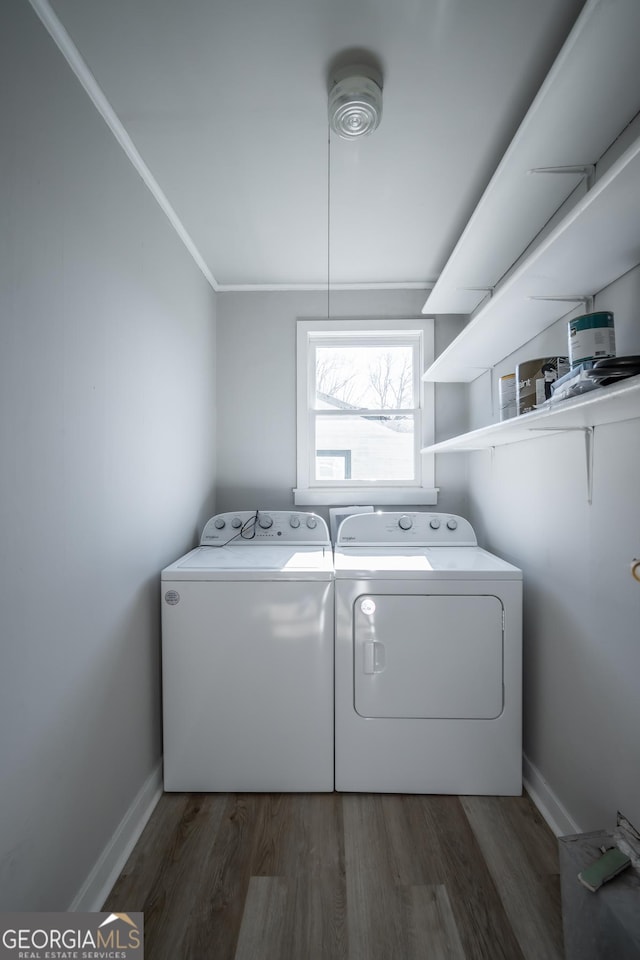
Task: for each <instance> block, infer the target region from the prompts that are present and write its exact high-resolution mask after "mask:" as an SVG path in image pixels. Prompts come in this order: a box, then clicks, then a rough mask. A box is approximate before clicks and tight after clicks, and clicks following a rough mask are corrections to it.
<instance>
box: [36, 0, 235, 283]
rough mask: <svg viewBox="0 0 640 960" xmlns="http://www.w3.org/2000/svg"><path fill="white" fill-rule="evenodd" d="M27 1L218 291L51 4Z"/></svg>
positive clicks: (188, 237)
mask: <svg viewBox="0 0 640 960" xmlns="http://www.w3.org/2000/svg"><path fill="white" fill-rule="evenodd" d="M29 3H30V4H31V6H32V7H33V9H34V10H35V12H36V14H37V15H38V17H39V18H40V20H41V21H42V23H43V25H44V27H45V29H46V30H47V32H48V33H49V35H50V37H51V39H52V40H53V42H54V43H55V44H56V46H57V47H58V49H59V50H60V52H61V53H62V55H63V57H64V58H65V60H66V61H67V63H68V64H69V66H70V67H71V69H72V71H73V72H74V74H75V75H76V77H77V79H78V80H79V81H80V83H81V85H82V87H83V88H84V90H85V92H86V94H87V95H88V97H89V99H90V100H91V102H92V103H93V105H94V107H95V108H96V110H97V111H98V113H99V114H100V116H101V117H102V119H103V120H104V122H105V123H106V124H107V126H108V127H109V129H110V130H111V133H112V134H113V135H114V137H115V138H116V140H117V141H118V143H119V144H120V146H121V147H122V149H123V150H124V152H125V154H126V155H127V157H128V159H129V161H130V162H131V164H132V165H133V167H134V168H135V170H136V172H137V173H138V174H139V175H140V177H141V178H142V181H143V182H144V184H145V185H146V187H147V188H148V189H149V191H150V192H151V194H152V195H153V197H154V199H155V200H156V202H157V204H158V206H159V207H160V209H161V210H162V212H163V213H164V214H165V216H166V217H167V219H168V220H169V223H170V224H171V226H172V227H173V229H174V230H175V232H176V233H177V234H178V236H179V237H180V239H181V240H182V242H183V244H184V245H185V247H186V248H187V250H188V251H189V253H190V254H191V257H192V258H193V260H194V262H195V263H196V265H197V267H198V268H199V269H200V271H201V272H202V274H203V276H204V278H205V280H206V281H207V283H209V284H210V285H211V286H212V287H213V289H214V290H216V291H217V290H218V284H217V282H216V280H215V277H214V276H213V274H212V273H211V271H210V270H209V268H208V266H207V264H206V263H205V261H204V259H203V257H202V255H201V253H200V251H199V250H198V248H197V247H196V245H195V243H194V242H193V240H192V239H191V237H190V236H189V233H188V232H187V230H186V228H185V226H184V224H183V223H182V221H181V220H180V218H179V216H178V214H177V213H176V212H175V210H174V209H173V207H172V206H171V204H170V203H169V201H168V199H167V197H166V195H165V193H164V191H163V190H162V188H161V187H160V184H159V183H158V181H157V180H156V178H155V177H154V176H153V174H152V173H151V171H150V170H149V168H148V166H147V165H146V163H145V162H144V160H143V159H142V157H141V156H140V153H139V152H138V150H137V148H136V146H135V144H134V142H133V140H132V139H131V137H130V136H129V134H128V133H127V131H126V130H125V128H124V126H123V125H122V123H121V121H120V119H119V118H118V116H117V114H116V112H115V110H114V109H113V107H112V106H111V104H110V103H109V101H108V100H107V98H106V96H105V94H104V92H103V90H102V88H101V87H100V85H99V84H98V81H97V80H96V78H95V77H94V75H93V74H92V73H91V71H90V70H89V67H88V66H87V64H86V63H85V61H84V60H83V58H82V56H81V54H80V51H79V50H78V48H77V47H76V45H75V43H74V42H73V40H72V39H71V37H70V36H69V34H68V33H67V31H66V30H65V28H64V26H63V25H62V22H61V21H60V19H59V18H58V16H57V15H56V13H54V11H53V9H52V7H51V5H50V4H49V3H48V0H29Z"/></svg>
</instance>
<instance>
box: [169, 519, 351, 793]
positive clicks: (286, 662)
mask: <svg viewBox="0 0 640 960" xmlns="http://www.w3.org/2000/svg"><path fill="white" fill-rule="evenodd" d="M333 642H334V631H333V557H332V550H331V543H330V540H329V532H328V529H327V525H326V523H325V522H324V520H323V519H322V518H321V517H318V516H316V515H315V514H307V513H302V512H298V511H272V512H268V513H267V512H261V511H250V512H247V511H239V512H236V513H223V514H219V515H217V516H215V517H212V518H211V519H210V520H209V521H208V522H207V524H206V526H205V528H204V530H203V533H202V538H201V541H200V546H199V547H197V548H196V549H195V550H192V551H191V552H190V553H188V554H187V555H186V556H184V557H182V558H181V559H180V560H177V561H176V562H175V563H174V564H172V565H171V566H169V567H167V568H166V569H165V570H163V571H162V683H163V720H164V786H165V790H169V791H170V790H181V791H182V790H184V791H232V792H237V791H265V792H268V791H277V792H285V791H317V792H321V791H331V790H333V786H334V781H333Z"/></svg>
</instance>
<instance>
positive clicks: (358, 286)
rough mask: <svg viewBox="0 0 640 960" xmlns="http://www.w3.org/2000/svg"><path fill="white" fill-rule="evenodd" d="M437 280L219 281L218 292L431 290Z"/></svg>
mask: <svg viewBox="0 0 640 960" xmlns="http://www.w3.org/2000/svg"><path fill="white" fill-rule="evenodd" d="M434 285H435V280H406V281H403V282H396V281H389V282H388V283H385V282H382V283H331V284H330V285H329V286H327V284H326V282H325V283H219V284H218V285H217V287H216V290H217V291H218V293H289V292H317V293H327V290H329V291H331V292H336V293H339V292H341V291H344V290H430V289H431V288H432V287H433V286H434Z"/></svg>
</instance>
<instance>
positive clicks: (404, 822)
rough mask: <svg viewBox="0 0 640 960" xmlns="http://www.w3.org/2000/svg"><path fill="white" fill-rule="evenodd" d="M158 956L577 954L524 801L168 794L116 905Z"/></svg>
mask: <svg viewBox="0 0 640 960" xmlns="http://www.w3.org/2000/svg"><path fill="white" fill-rule="evenodd" d="M103 909H104V910H109V911H118V912H128V911H134V910H135V911H138V910H141V911H143V912H144V915H145V958H146V960H208V958H211V960H562V958H563V949H562V921H561V914H560V884H559V876H558V858H557V846H556V840H555V838H554V837H553V835H552V834H551V832H550V830H549V829H548V827H547V826H546V824H545V823H544V822H543V820H542V819H541V817H540V815H539V814H538V812H537V811H536V809H535V807H534V806H533V804H532V803H531V801H530V800H529V798H528V797H527V796H526V795H525V796H523V797H463V798H458V797H446V796H417V795H387V794H384V795H383V794H337V793H334V794H165V795H164V796H163V797H162V799H161V800H160V803H159V804H158V806H157V808H156V810H155V811H154V813H153V815H152V817H151V819H150V821H149V823H148V824H147V827H146V829H145V831H144V833H143V834H142V836H141V838H140V840H139V841H138V844H137V845H136V848H135V850H134V851H133V853H132V855H131V857H130V858H129V861H128V862H127V864H126V866H125V868H124V870H123V871H122V874H121V875H120V877H119V878H118V880H117V882H116V884H115V886H114V888H113V890H112V891H111V893H110V895H109V897H108V898H107V900H106V902H105V904H104V908H103Z"/></svg>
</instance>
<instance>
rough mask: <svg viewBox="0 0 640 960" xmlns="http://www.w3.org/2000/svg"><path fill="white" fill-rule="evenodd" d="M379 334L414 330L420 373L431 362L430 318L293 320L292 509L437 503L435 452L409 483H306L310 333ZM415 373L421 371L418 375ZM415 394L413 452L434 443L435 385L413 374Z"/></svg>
mask: <svg viewBox="0 0 640 960" xmlns="http://www.w3.org/2000/svg"><path fill="white" fill-rule="evenodd" d="M369 330H370V331H371V332H373V333H379V332H384V331H388V332H389V333H390V334H391V335H392V336H393V335H401V334H402V333H403V332H405V333H415V332H419V333H421V334H422V338H421V340H422V357H421V359H420V365H421V367H422V370H425V369H426V368H427V367H428V366H430V364H431V363H432V362H433V359H434V321H433V319H431V318H429V317H424V318H422V319H420V320H389V319H386V320H385V319H380V320H378V319H375V320H362V319H358V320H298V321H297V345H296V358H297V397H296V402H297V454H296V455H297V480H298V485H297V486H296V487H294V489H293V498H294V504H295V505H296V506H346V505H349V504H354V503H361V504H364V503H367V504H373V505H374V506H389V505H397V506H402V505H404V504H416V505H417V504H429V505H434V504H436V503H437V502H438V488H437V487H436V486H435V457H434V454H424V453H423V454H420V453H419V452H418V461H417V462H418V465H419V468H420V474H421V475H420V478H419V480H417V481H415V482H414V483H412V484H403V485H401V486H394V485H390V484H388V483H383V482H379V481H372V482H370V483H362V484H357V485H356V484H348V485H347V484H340V483H337V482H335V481H334V482H333V483H327V485H326V486H320V485H318V484H314V485H313V486H312V485H311V483H310V470H311V466H310V465H311V454H310V450H309V402H310V401H309V384H310V378H311V377H312V376H313V373H312V371H311V370H310V354H311V351H310V350H309V349H308V347H309V334H310V333H314V332H321V333H331V332H332V331H335V332H336V333H349V332H350V331H353V332H354V333H359V334H361V333H365V332H366V331H369ZM418 374H420V371H418ZM418 385H419V386H418V389H419V391H420V409H421V417H420V435H419V436H416V437H415V441H416V443H417V449H418V451H419V450H420V448H421V447H426V446H429V444H432V443H433V442H434V440H435V408H434V399H435V385H434V384H433V382H425V381H423V380H422V379H421V377H420V376H418Z"/></svg>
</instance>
